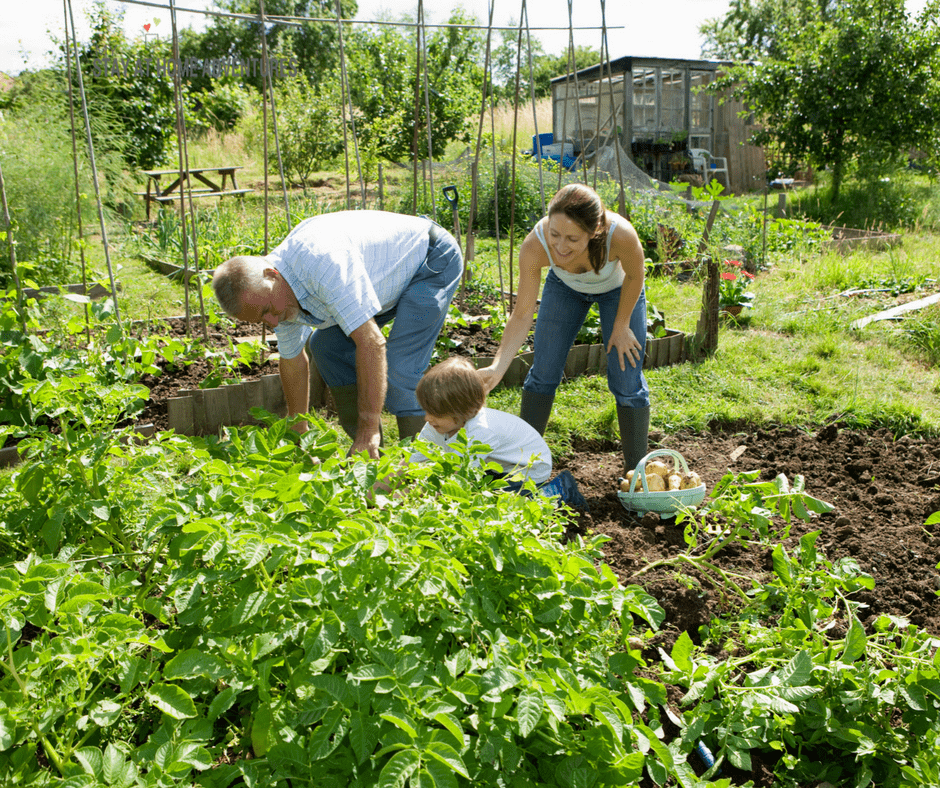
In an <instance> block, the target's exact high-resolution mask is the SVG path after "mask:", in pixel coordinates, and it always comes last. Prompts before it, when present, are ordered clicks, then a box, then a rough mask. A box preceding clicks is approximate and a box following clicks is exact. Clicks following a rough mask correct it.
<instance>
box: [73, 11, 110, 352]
mask: <svg viewBox="0 0 940 788" xmlns="http://www.w3.org/2000/svg"><path fill="white" fill-rule="evenodd" d="M66 2H67V3H68V16H69V22H70V26H71V31H72V50H73V52H74V53H75V73H76V74H77V75H78V93H79V96H80V97H81V100H82V117H83V119H84V121H85V137H86V140H87V142H88V160H89V163H90V164H91V179H92V183H93V184H94V187H95V202H96V203H97V206H98V223H99V225H100V227H101V243H102V246H103V247H104V261H105V265H106V266H107V268H108V279H109V281H110V283H111V298H112V299H113V300H114V319H115V322H116V323H117V326H118V330H119V331H120V332H121V335H122V336H123V334H124V325H123V323H122V322H121V310H120V307H119V304H118V294H117V285H116V284H115V281H114V268H113V267H112V266H111V250H110V248H109V247H110V244H109V243H108V228H107V227H106V226H105V221H104V205H103V203H102V201H101V186H100V184H99V182H98V167H97V164H96V163H95V146H94V144H93V142H92V139H91V120H90V118H89V116H88V98H87V97H86V95H85V82H84V80H83V78H82V64H81V58H80V57H79V54H78V41H77V40H76V38H75V15H74V13H73V11H72V0H66ZM66 35H68V31H66Z"/></svg>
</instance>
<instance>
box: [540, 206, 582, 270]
mask: <svg viewBox="0 0 940 788" xmlns="http://www.w3.org/2000/svg"><path fill="white" fill-rule="evenodd" d="M590 240H591V235H590V234H589V233H587V232H585V231H584V228H582V227H581V225H579V224H578V223H577V222H575V221H574V220H573V219H571V218H569V217H568V216H566V215H565V214H564V213H560V212H559V213H553V214H551V215H550V216H549V217H548V245H549V246H550V247H551V249H552V253H553V256H554V258H555V262H556V263H557V264H560V265H561V266H562V267H565V266H566V264H571V263H573V262H574V261H575V260H577V259H578V258H580V257H581V256H582V255H584V254H586V253H587V248H588V242H589V241H590Z"/></svg>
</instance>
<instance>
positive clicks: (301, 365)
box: [278, 350, 310, 434]
mask: <svg viewBox="0 0 940 788" xmlns="http://www.w3.org/2000/svg"><path fill="white" fill-rule="evenodd" d="M278 371H279V372H280V374H281V388H283V389H284V399H285V400H286V401H287V415H288V417H290V416H296V415H297V414H298V413H307V411H308V410H309V409H310V362H309V361H308V359H307V351H306V350H301V351H300V353H298V354H297V355H296V356H294V357H293V358H282V359H281V360H280V361H279V362H278ZM307 429H308V428H307V422H305V421H299V422H297V423H296V424H295V425H294V430H295V431H297V432H299V433H301V434H303V433H304V432H306V431H307Z"/></svg>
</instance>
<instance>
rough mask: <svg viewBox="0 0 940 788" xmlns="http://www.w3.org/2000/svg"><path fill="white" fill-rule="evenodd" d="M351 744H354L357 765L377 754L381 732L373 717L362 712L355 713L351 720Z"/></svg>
mask: <svg viewBox="0 0 940 788" xmlns="http://www.w3.org/2000/svg"><path fill="white" fill-rule="evenodd" d="M349 742H350V744H352V749H353V753H354V754H355V756H356V763H357V764H359V765H361V764H363V763H365V761H366V759H367V758H368V757H369V756H370V755H372V753H374V752H375V747H376V745H377V744H378V742H379V731H378V728H377V727H376V725H375V724H373V722H372V715H371V714H370V715H365V714H363V713H362V712H361V711H356V712H354V713H353V714H352V715H351V716H350V718H349Z"/></svg>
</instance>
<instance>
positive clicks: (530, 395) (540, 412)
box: [519, 390, 555, 435]
mask: <svg viewBox="0 0 940 788" xmlns="http://www.w3.org/2000/svg"><path fill="white" fill-rule="evenodd" d="M554 402H555V395H554V394H535V393H534V392H531V391H525V390H523V392H522V404H521V405H520V406H519V418H520V419H522V420H523V421H524V422H526V423H527V424H529V425H531V426H532V427H535V430H536V432H538V434H539V435H544V434H545V428H546V427H547V426H548V417H549V416H551V415H552V404H553V403H554Z"/></svg>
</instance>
